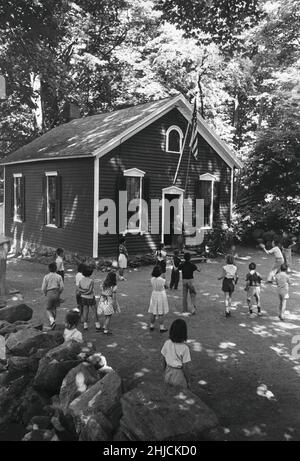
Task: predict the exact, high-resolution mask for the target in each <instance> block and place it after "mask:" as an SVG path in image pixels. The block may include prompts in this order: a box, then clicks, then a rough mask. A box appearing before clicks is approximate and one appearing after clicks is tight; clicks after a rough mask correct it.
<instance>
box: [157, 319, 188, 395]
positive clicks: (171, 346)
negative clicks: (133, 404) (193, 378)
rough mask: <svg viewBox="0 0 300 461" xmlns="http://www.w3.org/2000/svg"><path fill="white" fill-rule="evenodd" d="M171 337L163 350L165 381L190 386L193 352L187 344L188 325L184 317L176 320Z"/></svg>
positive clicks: (171, 329) (183, 386)
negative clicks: (191, 352)
mask: <svg viewBox="0 0 300 461" xmlns="http://www.w3.org/2000/svg"><path fill="white" fill-rule="evenodd" d="M169 337H170V339H168V340H167V341H166V342H165V344H164V345H163V348H162V350H161V354H162V356H163V367H164V370H165V382H166V383H167V384H170V385H171V386H176V387H182V388H190V365H191V354H190V350H189V347H188V346H187V344H186V340H187V326H186V323H185V321H184V320H183V319H177V320H174V322H173V323H172V325H171V328H170V336H169Z"/></svg>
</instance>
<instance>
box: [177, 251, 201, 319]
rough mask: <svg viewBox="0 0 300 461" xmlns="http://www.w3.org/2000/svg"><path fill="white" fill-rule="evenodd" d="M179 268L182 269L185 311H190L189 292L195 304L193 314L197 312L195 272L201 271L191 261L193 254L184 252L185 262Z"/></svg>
mask: <svg viewBox="0 0 300 461" xmlns="http://www.w3.org/2000/svg"><path fill="white" fill-rule="evenodd" d="M179 270H180V271H182V296H183V300H182V304H183V312H188V300H187V297H188V293H190V298H191V302H192V305H193V310H192V312H191V314H192V315H195V314H196V289H195V286H194V272H195V271H197V272H200V270H199V269H198V267H197V266H196V265H195V264H193V263H191V254H190V253H185V254H184V262H182V263H181V264H179Z"/></svg>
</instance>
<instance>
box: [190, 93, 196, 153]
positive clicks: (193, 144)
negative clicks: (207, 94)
mask: <svg viewBox="0 0 300 461" xmlns="http://www.w3.org/2000/svg"><path fill="white" fill-rule="evenodd" d="M197 125H198V118H197V98H195V102H194V112H193V119H192V134H191V141H190V149H191V153H192V154H193V156H194V158H195V159H196V160H197V157H198V130H197Z"/></svg>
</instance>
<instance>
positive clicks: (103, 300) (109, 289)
mask: <svg viewBox="0 0 300 461" xmlns="http://www.w3.org/2000/svg"><path fill="white" fill-rule="evenodd" d="M116 294H117V276H116V273H115V272H112V271H111V272H109V273H108V274H107V276H106V279H105V280H104V282H103V285H102V293H101V295H100V300H99V304H98V310H97V311H98V315H104V316H105V318H104V325H103V333H104V334H105V335H111V334H112V333H111V331H110V330H109V325H110V321H111V316H112V315H113V314H114V313H115V312H117V313H120V307H119V305H118V302H117V299H116Z"/></svg>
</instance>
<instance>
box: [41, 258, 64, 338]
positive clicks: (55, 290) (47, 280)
mask: <svg viewBox="0 0 300 461" xmlns="http://www.w3.org/2000/svg"><path fill="white" fill-rule="evenodd" d="M48 267H49V274H47V275H45V277H44V280H43V284H42V290H43V292H44V294H45V296H46V297H47V306H46V309H47V315H48V319H49V323H50V327H51V329H52V330H54V328H55V327H56V323H55V319H56V309H57V307H58V306H59V297H60V294H61V293H62V292H63V289H64V282H63V280H62V278H61V276H60V275H59V274H57V272H56V271H57V266H56V263H50V264H49V266H48Z"/></svg>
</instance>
